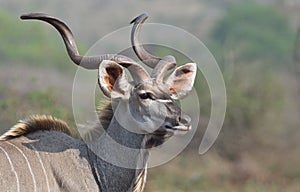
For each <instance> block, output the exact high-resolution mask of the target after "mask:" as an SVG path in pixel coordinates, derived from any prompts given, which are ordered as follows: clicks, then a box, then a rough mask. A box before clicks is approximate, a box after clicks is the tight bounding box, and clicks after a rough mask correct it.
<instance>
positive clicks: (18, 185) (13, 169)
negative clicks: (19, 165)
mask: <svg viewBox="0 0 300 192" xmlns="http://www.w3.org/2000/svg"><path fill="white" fill-rule="evenodd" d="M0 149H1V150H2V151H3V152H4V154H5V156H6V158H7V160H8V162H9V164H10V167H11V170H12V172H13V173H14V175H15V176H16V182H17V191H18V192H20V181H19V177H18V174H17V172H16V170H15V168H14V165H13V164H12V161H11V159H10V157H9V155H8V153H7V152H6V151H5V149H3V148H2V147H1V146H0Z"/></svg>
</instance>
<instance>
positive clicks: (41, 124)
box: [0, 115, 80, 140]
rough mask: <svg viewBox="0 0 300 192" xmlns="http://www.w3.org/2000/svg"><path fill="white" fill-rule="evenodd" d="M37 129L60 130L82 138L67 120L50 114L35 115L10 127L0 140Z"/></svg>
mask: <svg viewBox="0 0 300 192" xmlns="http://www.w3.org/2000/svg"><path fill="white" fill-rule="evenodd" d="M36 131H60V132H63V133H66V134H68V135H70V136H72V137H75V138H80V136H79V134H78V132H77V131H76V130H75V129H71V128H69V126H68V125H67V123H66V122H64V121H63V120H60V119H57V118H55V117H52V116H50V115H34V116H30V117H29V118H27V119H24V120H20V121H19V123H17V124H16V125H14V126H13V127H12V128H10V129H9V130H8V131H7V132H5V133H4V134H3V135H1V136H0V140H9V139H13V138H16V137H20V136H22V135H27V134H29V133H33V132H36Z"/></svg>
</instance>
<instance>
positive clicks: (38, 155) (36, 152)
mask: <svg viewBox="0 0 300 192" xmlns="http://www.w3.org/2000/svg"><path fill="white" fill-rule="evenodd" d="M29 145H30V146H31V147H32V148H33V149H34V152H35V154H36V156H37V157H38V159H39V161H40V164H41V166H42V170H43V173H44V175H45V178H46V184H47V190H48V192H50V186H49V180H48V175H47V172H46V169H45V166H44V163H43V161H42V158H41V156H40V154H39V152H38V150H36V148H35V147H34V146H33V145H32V144H29Z"/></svg>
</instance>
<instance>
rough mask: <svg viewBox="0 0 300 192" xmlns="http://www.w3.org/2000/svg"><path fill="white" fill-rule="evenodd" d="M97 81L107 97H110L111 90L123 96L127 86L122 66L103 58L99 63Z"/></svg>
mask: <svg viewBox="0 0 300 192" xmlns="http://www.w3.org/2000/svg"><path fill="white" fill-rule="evenodd" d="M98 83H99V86H100V88H101V90H102V91H103V93H104V95H106V96H107V97H111V94H112V92H113V93H114V94H117V95H118V96H124V95H125V92H126V91H127V90H128V88H129V82H128V80H127V77H126V74H125V71H124V68H123V67H122V66H121V65H119V64H118V63H116V62H114V61H111V60H104V61H102V62H101V64H100V65H99V71H98Z"/></svg>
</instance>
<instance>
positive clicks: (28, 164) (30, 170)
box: [7, 141, 36, 192]
mask: <svg viewBox="0 0 300 192" xmlns="http://www.w3.org/2000/svg"><path fill="white" fill-rule="evenodd" d="M7 143H8V144H10V145H11V146H13V147H14V148H16V149H17V150H18V151H19V152H20V153H21V154H22V156H23V157H24V158H25V161H26V163H27V166H28V168H29V172H30V174H31V177H32V180H33V187H34V192H36V181H35V176H34V174H33V172H32V169H31V166H30V163H29V161H28V158H27V157H26V155H25V154H24V152H23V151H22V150H21V149H20V148H19V147H17V146H15V145H14V144H12V143H10V142H8V141H7Z"/></svg>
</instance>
